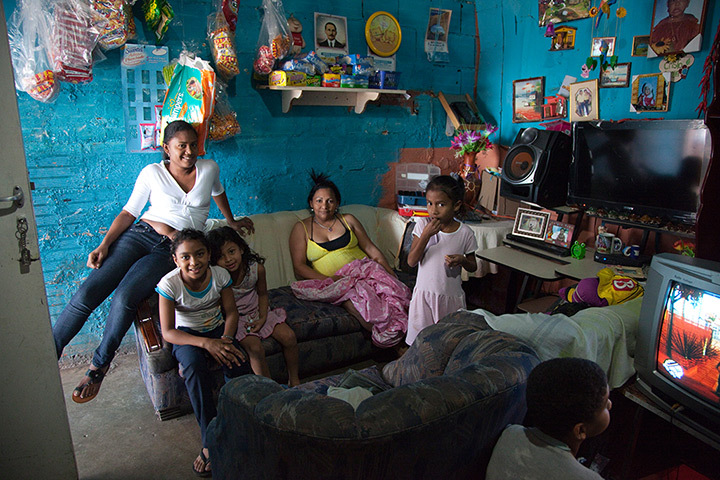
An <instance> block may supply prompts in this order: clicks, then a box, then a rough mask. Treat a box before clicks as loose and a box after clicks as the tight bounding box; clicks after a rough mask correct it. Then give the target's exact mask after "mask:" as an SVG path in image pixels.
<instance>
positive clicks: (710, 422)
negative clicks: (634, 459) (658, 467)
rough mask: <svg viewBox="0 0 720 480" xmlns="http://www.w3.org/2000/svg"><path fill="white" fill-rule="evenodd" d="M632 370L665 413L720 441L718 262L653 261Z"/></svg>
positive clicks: (664, 256)
mask: <svg viewBox="0 0 720 480" xmlns="http://www.w3.org/2000/svg"><path fill="white" fill-rule="evenodd" d="M635 369H636V370H637V381H638V382H637V384H638V386H639V387H640V388H641V389H642V390H644V391H645V392H646V393H648V394H649V395H650V396H651V398H653V399H654V400H656V402H658V404H659V405H660V406H663V407H664V409H665V410H666V412H667V413H668V414H671V415H673V417H675V418H676V419H677V420H678V421H680V422H683V423H685V424H686V425H690V426H691V427H692V428H694V429H695V430H698V431H700V432H703V433H704V434H705V435H706V436H708V437H709V438H712V439H713V440H714V441H716V442H720V386H719V385H718V380H719V377H720V263H718V262H713V261H710V260H702V259H698V258H691V257H686V256H683V255H677V254H671V253H661V254H658V255H655V256H654V257H653V260H652V263H651V265H650V270H649V272H648V278H647V285H646V287H645V295H644V297H643V303H642V308H641V311H640V322H639V327H638V336H637V343H636V347H635Z"/></svg>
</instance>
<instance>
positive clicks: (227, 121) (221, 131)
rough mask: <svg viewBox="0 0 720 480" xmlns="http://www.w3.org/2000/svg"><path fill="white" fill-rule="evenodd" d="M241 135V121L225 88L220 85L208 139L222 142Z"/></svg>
mask: <svg viewBox="0 0 720 480" xmlns="http://www.w3.org/2000/svg"><path fill="white" fill-rule="evenodd" d="M235 135H240V123H239V122H238V119H237V114H236V113H235V111H234V110H233V109H232V107H231V106H230V101H229V100H228V98H227V94H226V93H225V92H224V90H223V89H222V88H221V87H220V86H218V91H217V94H216V96H215V108H214V109H213V115H212V117H211V118H210V133H209V136H208V139H209V140H210V141H211V142H221V141H223V140H227V139H228V138H232V137H234V136H235Z"/></svg>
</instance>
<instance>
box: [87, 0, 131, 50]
mask: <svg viewBox="0 0 720 480" xmlns="http://www.w3.org/2000/svg"><path fill="white" fill-rule="evenodd" d="M90 5H91V6H92V8H93V10H95V11H96V12H97V13H99V14H100V15H102V16H103V17H105V18H107V20H108V21H107V23H106V24H105V28H104V29H103V31H102V32H101V35H100V38H99V39H98V43H99V44H100V46H101V47H102V48H103V49H105V50H110V49H113V48H118V47H121V46H123V45H125V43H126V42H127V41H128V38H129V37H130V29H129V22H131V21H132V22H133V23H134V21H133V18H132V11H130V17H129V20H128V15H127V13H128V10H127V4H126V3H125V0H91V2H90Z"/></svg>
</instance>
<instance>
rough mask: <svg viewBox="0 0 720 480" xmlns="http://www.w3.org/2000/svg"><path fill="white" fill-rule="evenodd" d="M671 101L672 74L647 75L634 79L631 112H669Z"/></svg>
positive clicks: (637, 76) (636, 76)
mask: <svg viewBox="0 0 720 480" xmlns="http://www.w3.org/2000/svg"><path fill="white" fill-rule="evenodd" d="M669 100H670V74H669V73H646V74H643V75H635V76H634V77H633V79H632V95H631V97H630V110H631V111H634V112H636V113H643V112H667V109H668V103H669Z"/></svg>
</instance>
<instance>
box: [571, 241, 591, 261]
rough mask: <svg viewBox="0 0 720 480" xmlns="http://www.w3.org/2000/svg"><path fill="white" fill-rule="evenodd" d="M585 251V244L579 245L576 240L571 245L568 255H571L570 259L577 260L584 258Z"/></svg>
mask: <svg viewBox="0 0 720 480" xmlns="http://www.w3.org/2000/svg"><path fill="white" fill-rule="evenodd" d="M586 251H587V248H586V247H585V244H584V243H580V242H578V241H577V240H575V243H573V245H572V247H570V254H571V255H572V258H576V259H578V260H582V259H583V258H585V252H586Z"/></svg>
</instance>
